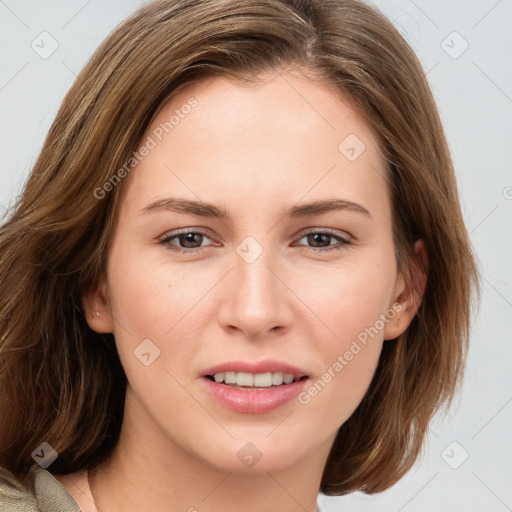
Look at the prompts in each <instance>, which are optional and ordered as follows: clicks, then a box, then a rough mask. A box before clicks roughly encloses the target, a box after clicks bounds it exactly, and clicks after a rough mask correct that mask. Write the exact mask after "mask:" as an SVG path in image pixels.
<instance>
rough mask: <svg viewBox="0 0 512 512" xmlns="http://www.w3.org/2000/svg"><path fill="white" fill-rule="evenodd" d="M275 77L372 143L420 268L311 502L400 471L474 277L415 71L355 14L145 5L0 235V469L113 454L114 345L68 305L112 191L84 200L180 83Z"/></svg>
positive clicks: (76, 89) (80, 463)
mask: <svg viewBox="0 0 512 512" xmlns="http://www.w3.org/2000/svg"><path fill="white" fill-rule="evenodd" d="M289 66H293V67H294V68H296V69H299V70H301V71H302V72H304V74H305V76H308V77H311V78H314V79H315V80H320V81H322V82H323V83H326V84H329V85H330V86H332V87H333V90H336V91H339V92H340V93H342V94H343V95H344V96H345V97H346V98H348V99H349V101H350V102H351V104H353V105H354V107H355V108H357V110H358V111H359V112H360V114H361V115H362V116H364V117H365V119H366V120H368V122H369V123H370V124H371V126H372V127H373V128H374V130H375V132H376V133H377V135H378V137H379V140H380V144H381V150H382V152H383V155H384V156H385V158H386V159H387V162H388V168H389V182H390V185H391V186H390V190H391V196H392V197H391V199H392V204H393V234H394V244H395V251H396V257H397V264H398V268H399V270H400V271H401V272H403V273H404V275H405V276H406V277H407V276H409V274H408V268H410V265H411V263H412V261H413V256H414V255H413V252H412V246H413V243H414V241H415V240H417V239H419V238H422V239H424V241H425V244H426V248H427V251H428V254H429V268H428V284H427V288H426V290H425V294H424V297H423V301H422V303H421V306H420V307H419V310H418V313H417V315H416V316H415V318H414V319H413V321H412V323H411V324H410V326H409V327H408V329H407V330H406V332H405V333H404V334H403V335H402V336H400V337H399V338H397V339H395V340H390V341H387V342H385V343H384V348H383V352H382V355H381V359H380V362H379V366H378V369H377V372H376V374H375V377H374V379H373V381H372V383H371V385H370V388H369V389H368V392H367V393H366V395H365V397H364V399H363V401H362V402H361V404H360V405H359V407H358V408H357V410H356V411H355V412H354V414H353V415H352V416H351V417H350V418H349V419H348V420H347V421H346V422H345V423H344V424H343V425H342V426H341V428H340V430H339V433H338V436H337V438H336V440H335V442H334V445H333V447H332V451H331V453H330V455H329V458H328V460H327V464H326V467H325V469H324V473H323V476H322V481H321V488H320V490H321V492H323V493H325V494H330V495H336V494H343V493H347V492H350V491H354V490H358V489H359V490H363V491H365V492H368V493H373V492H378V491H382V490H384V489H386V488H387V487H389V486H390V485H392V484H393V483H394V482H396V481H397V480H398V479H399V478H400V477H401V476H402V475H403V474H404V473H405V472H406V471H407V470H408V469H409V468H410V467H411V465H412V464H413V462H414V461H415V459H416V458H417V456H418V453H419V451H420V448H421V446H422V443H423V440H424V438H425V436H426V431H427V428H428V423H429V421H430V419H431V418H432V416H433V414H434V413H435V412H436V411H437V410H438V408H439V407H440V406H441V405H443V404H448V403H449V402H450V400H451V399H452V397H453V396H454V393H455V391H456V390H457V387H458V385H459V384H460V378H461V375H462V370H463V365H464V361H465V355H466V351H467V343H468V337H469V327H470V316H471V313H472V306H473V291H474V289H476V290H477V289H478V271H477V268H476V265H475V260H474V256H473V253H472V249H471V246H470V243H469V239H468V234H467V231H466V228H465V226H464V222H463V218H462V215H461V210H460V206H459V198H458V192H457V184H456V180H455V173H454V169H453V165H452V161H451V157H450V153H449V150H448V146H447V142H446V139H445V135H444V132H443V127H442V125H441V122H440V118H439V114H438V111H437V107H436V104H435V102H434V99H433V97H432V93H431V91H430V89H429V86H428V83H427V80H426V77H425V74H424V72H423V70H422V68H421V65H420V63H419V62H418V59H417V58H416V56H415V55H414V53H413V51H412V50H411V49H410V47H409V46H408V44H407V43H406V42H405V40H404V39H403V38H402V37H401V35H400V34H399V33H398V31H397V30H396V29H395V28H394V27H393V25H392V24H391V23H390V22H389V21H388V20H387V19H386V18H385V17H384V16H383V15H382V14H381V13H380V12H379V11H378V10H377V9H375V8H372V7H370V6H368V5H366V4H365V3H363V2H361V1H359V0H258V1H255V0H202V1H200V2H198V1H196V0H180V1H177V0H157V1H155V2H151V3H149V4H147V5H145V6H144V7H143V8H141V9H140V10H138V11H137V12H135V13H134V14H133V15H132V16H131V17H129V18H128V19H127V20H126V21H125V22H123V23H122V24H121V25H119V26H118V27H117V28H116V29H115V30H114V31H113V32H112V33H111V34H110V35H109V36H108V38H107V39H106V40H105V41H104V42H103V43H102V44H101V46H100V47H99V48H98V50H97V51H96V52H95V53H94V55H93V56H92V58H91V59H90V61H89V62H88V63H87V65H86V66H85V68H84V69H83V70H82V72H81V73H80V74H79V76H78V77H77V79H76V81H75V83H74V84H73V86H72V87H71V89H70V91H69V92H68V94H67V95H66V97H65V99H64V101H63V103H62V105H61V107H60V109H59V112H58V114H57V117H56V119H55V121H54V123H53V125H52V126H51V128H50V131H49V133H48V136H47V138H46V140H45V142H44V146H43V148H42V150H41V153H40V155H39V158H38V159H37V161H36V163H35V166H34V168H33V170H32V172H31V174H30V176H29V179H28V180H27V182H26V184H25V187H24V189H23V192H22V194H21V195H20V196H19V198H18V199H17V201H16V203H15V204H14V205H13V207H12V208H11V211H10V212H9V214H8V216H7V218H6V219H5V221H4V222H3V224H2V226H1V227H0V289H1V290H2V294H1V295H0V465H2V466H3V467H5V468H6V469H8V470H10V471H12V472H13V473H15V474H17V475H22V474H24V473H26V472H27V470H28V469H29V467H30V466H31V465H32V463H33V459H32V457H31V453H32V451H33V450H34V449H35V448H36V447H37V446H38V445H40V444H41V443H42V442H48V443H49V444H50V445H51V446H52V447H53V448H54V449H55V450H56V451H57V453H58V454H59V456H58V458H57V460H56V461H55V462H54V463H53V464H52V465H51V467H50V468H49V469H50V470H51V471H52V472H54V473H55V474H60V473H70V472H75V471H79V470H82V469H86V468H88V467H89V466H90V465H92V464H93V463H95V462H102V461H103V460H105V459H106V458H107V457H108V456H109V455H110V454H111V453H112V451H113V449H114V447H115V445H116V442H117V440H118V436H119V432H120V428H121V424H122V420H123V406H124V396H125V389H126V383H127V381H126V376H125V374H124V371H123V368H122V366H121V364H120V361H119V358H118V356H117V352H116V348H115V343H114V338H113V335H111V334H105V335H101V334H98V333H96V332H94V331H92V330H91V329H90V328H89V327H88V325H87V323H86V321H85V319H84V312H83V309H82V305H81V296H82V294H83V292H84V290H86V289H87V287H89V286H92V285H93V284H94V283H95V282H96V281H97V279H98V277H99V276H101V275H102V274H104V272H105V247H106V244H107V241H108V239H109V233H110V229H111V225H112V219H113V215H114V213H115V211H116V203H117V201H118V197H119V192H120V189H121V187H122V183H119V184H117V186H112V187H108V192H107V193H103V192H102V194H101V197H100V198H99V194H98V190H99V189H101V187H104V184H105V183H107V182H110V180H111V179H112V177H113V176H114V175H115V174H116V172H117V171H118V170H119V169H122V168H123V167H124V166H125V164H126V162H127V161H129V159H130V158H131V156H132V154H133V152H134V151H135V150H136V149H137V147H138V145H139V144H140V142H141V139H142V137H143V135H144V133H145V132H146V130H147V129H148V127H149V125H150V123H151V121H152V120H153V119H154V117H155V115H156V113H157V112H158V110H159V109H160V108H161V106H162V105H163V103H164V102H165V101H167V100H168V99H169V98H171V97H172V95H173V94H175V93H176V92H177V91H178V90H181V89H182V88H183V87H185V86H186V85H187V84H190V83H192V82H196V81H198V80H200V79H201V78H203V77H208V76H228V77H231V78H232V79H234V80H240V81H248V82H250V81H251V80H254V79H255V78H256V77H257V75H258V74H259V73H260V72H262V71H266V70H277V69H283V68H286V67H289ZM102 190H103V189H102ZM476 290H475V291H476Z"/></svg>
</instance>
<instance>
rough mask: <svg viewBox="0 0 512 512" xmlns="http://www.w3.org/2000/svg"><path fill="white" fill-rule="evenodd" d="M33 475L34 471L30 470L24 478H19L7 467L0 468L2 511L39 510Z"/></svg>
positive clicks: (0, 510)
mask: <svg viewBox="0 0 512 512" xmlns="http://www.w3.org/2000/svg"><path fill="white" fill-rule="evenodd" d="M33 477H34V474H33V472H29V473H28V474H27V475H26V477H25V478H24V479H19V478H17V477H16V476H15V475H14V474H13V473H11V472H10V471H8V470H7V469H4V468H0V512H14V511H20V512H21V511H23V512H33V511H34V512H36V511H37V512H38V511H39V508H38V506H37V500H36V497H35V495H34V486H33V483H34V479H33Z"/></svg>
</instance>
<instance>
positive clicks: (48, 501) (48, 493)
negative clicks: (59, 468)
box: [0, 464, 81, 512]
mask: <svg viewBox="0 0 512 512" xmlns="http://www.w3.org/2000/svg"><path fill="white" fill-rule="evenodd" d="M0 512H81V511H80V507H79V506H78V505H77V504H76V501H75V500H74V499H73V498H72V497H71V495H70V494H69V492H68V491H67V490H66V488H65V487H64V486H62V485H61V484H60V482H59V481H58V480H57V479H56V478H55V477H54V476H53V475H52V474H51V473H50V472H49V471H46V469H43V468H41V467H40V466H39V465H38V464H34V465H33V466H32V467H31V468H30V471H29V472H28V473H27V476H26V478H24V479H22V480H21V479H18V478H16V477H15V476H14V475H13V474H12V473H11V472H10V471H7V470H6V469H2V468H0Z"/></svg>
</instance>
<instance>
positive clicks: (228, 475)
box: [93, 386, 336, 512]
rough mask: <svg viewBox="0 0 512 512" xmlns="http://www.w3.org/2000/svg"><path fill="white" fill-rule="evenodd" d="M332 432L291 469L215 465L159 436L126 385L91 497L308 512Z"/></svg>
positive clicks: (197, 511) (179, 507) (102, 502)
mask: <svg viewBox="0 0 512 512" xmlns="http://www.w3.org/2000/svg"><path fill="white" fill-rule="evenodd" d="M335 434H336V433H334V434H333V435H332V436H331V437H330V438H329V439H327V440H326V441H325V442H324V443H323V444H322V445H321V446H320V447H318V449H317V450H314V451H313V453H310V454H308V455H307V456H306V457H304V458H303V459H301V460H299V461H296V462H295V463H294V464H293V466H291V467H290V466H283V467H279V468H277V467H276V468H275V469H273V468H271V469H270V470H264V471H261V470H260V471H255V470H254V469H252V470H251V471H247V470H246V471H244V472H240V471H238V470H232V469H229V468H227V469H224V470H223V469H222V468H216V467H213V466H212V465H211V464H209V463H207V462H206V461H205V460H203V459H200V458H199V457H198V456H196V455H195V454H192V453H188V452H186V451H184V450H183V449H182V448H181V447H180V446H179V445H178V443H177V442H176V441H174V440H170V439H169V437H168V436H165V435H164V433H163V432H162V431H161V430H160V429H159V428H158V426H157V425H156V424H155V423H154V421H153V420H152V418H151V417H149V415H148V414H147V413H146V411H145V410H144V408H143V407H142V405H141V404H140V402H139V401H138V400H137V398H136V397H135V395H134V394H133V391H132V390H131V388H130V386H128V389H127V400H126V404H125V413H124V420H123V426H122V428H121V434H120V438H119V442H118V444H117V446H116V448H115V450H114V453H113V455H112V457H111V458H110V459H109V460H108V461H107V462H106V463H104V464H102V465H100V466H98V468H97V469H96V471H95V474H94V485H93V496H94V499H95V501H96V505H97V508H98V510H102V511H105V512H118V511H119V512H121V511H123V512H132V511H133V512H139V511H140V510H153V511H155V512H160V511H164V510H165V511H171V512H178V511H180V512H182V511H187V512H213V511H218V510H223V511H224V512H235V511H236V512H239V511H240V510H248V511H252V510H261V509H262V508H267V509H268V508H269V504H271V505H272V506H271V509H272V510H279V511H280V512H281V511H282V512H315V511H316V500H317V496H318V492H319V488H320V480H321V475H322V471H323V468H324V465H325V462H326V460H327V456H328V454H329V450H330V448H331V446H332V443H333V441H334V437H335ZM256 467H257V465H255V466H254V468H256Z"/></svg>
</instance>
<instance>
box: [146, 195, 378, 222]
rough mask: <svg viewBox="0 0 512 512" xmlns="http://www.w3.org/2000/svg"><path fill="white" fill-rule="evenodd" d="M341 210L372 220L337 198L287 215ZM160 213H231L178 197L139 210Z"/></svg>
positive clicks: (217, 215)
mask: <svg viewBox="0 0 512 512" xmlns="http://www.w3.org/2000/svg"><path fill="white" fill-rule="evenodd" d="M339 210H350V211H355V212H359V213H362V214H364V215H366V216H368V217H370V218H371V213H370V212H369V211H368V210H367V209H366V208H365V207H364V206H362V205H360V204H358V203H354V202H352V201H347V200H345V199H337V198H335V199H323V200H318V201H312V202H310V203H304V204H301V205H299V206H292V207H291V208H290V209H289V210H288V211H287V212H286V214H285V215H286V216H288V217H289V218H301V217H308V216H313V215H321V214H324V213H328V212H332V211H339ZM159 211H173V212H176V213H188V214H192V215H198V216H200V217H212V218H217V219H229V213H228V211H227V210H226V209H225V208H222V207H218V206H215V205H214V204H211V203H207V202H204V201H191V200H187V199H180V198H176V197H167V198H164V199H159V200H157V201H153V202H151V203H149V204H148V205H147V206H145V207H144V208H142V209H141V210H139V214H141V215H144V214H149V213H153V212H159Z"/></svg>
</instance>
